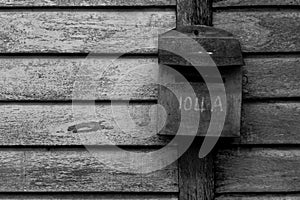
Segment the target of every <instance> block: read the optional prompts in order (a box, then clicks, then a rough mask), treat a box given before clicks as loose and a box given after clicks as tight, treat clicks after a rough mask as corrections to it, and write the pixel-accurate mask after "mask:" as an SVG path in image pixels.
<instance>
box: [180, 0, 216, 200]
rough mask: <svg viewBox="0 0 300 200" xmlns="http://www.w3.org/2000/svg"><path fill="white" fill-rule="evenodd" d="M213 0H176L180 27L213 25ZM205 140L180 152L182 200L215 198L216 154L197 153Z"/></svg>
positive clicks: (197, 139)
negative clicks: (214, 160)
mask: <svg viewBox="0 0 300 200" xmlns="http://www.w3.org/2000/svg"><path fill="white" fill-rule="evenodd" d="M212 13H213V12H212V0H177V30H180V28H181V27H183V26H192V25H207V26H212ZM201 144H202V139H201V138H196V139H195V141H194V143H193V144H192V145H191V146H190V148H189V149H188V150H187V151H186V152H185V153H184V154H183V155H182V156H181V158H180V159H179V161H178V164H179V200H212V199H214V185H215V184H214V164H213V158H214V154H213V153H212V152H211V153H210V154H209V155H207V156H206V157H205V158H202V159H200V158H199V157H198V153H199V149H200V147H201Z"/></svg>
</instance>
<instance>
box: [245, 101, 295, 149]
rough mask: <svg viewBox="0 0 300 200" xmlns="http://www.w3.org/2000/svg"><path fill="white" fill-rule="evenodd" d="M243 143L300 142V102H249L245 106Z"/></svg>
mask: <svg viewBox="0 0 300 200" xmlns="http://www.w3.org/2000/svg"><path fill="white" fill-rule="evenodd" d="M242 113H243V114H242V116H243V118H242V129H241V138H240V140H241V141H240V142H241V143H242V144H299V143H300V134H299V130H300V124H299V120H300V103H299V102H295V103H285V102H283V103H247V104H244V106H243V112H242Z"/></svg>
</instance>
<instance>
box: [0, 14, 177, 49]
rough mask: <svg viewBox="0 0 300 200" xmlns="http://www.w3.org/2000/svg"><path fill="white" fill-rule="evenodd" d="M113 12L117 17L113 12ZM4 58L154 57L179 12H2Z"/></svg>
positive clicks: (0, 15)
mask: <svg viewBox="0 0 300 200" xmlns="http://www.w3.org/2000/svg"><path fill="white" fill-rule="evenodd" d="M111 11H113V12H111ZM0 19H1V20H0V26H1V27H2V31H1V43H0V46H1V47H0V52H1V53H25V52H26V53H49V52H50V53H89V52H93V53H128V52H139V53H155V52H156V51H157V49H156V48H157V36H158V34H159V33H162V32H165V31H168V30H170V29H172V28H174V27H175V9H156V10H149V9H148V10H141V9H139V10H116V9H114V10H107V9H106V10H97V11H84V12H80V11H79V12H77V11H76V12H75V11H72V10H70V11H61V12H56V11H53V12H42V11H41V12H39V11H37V12H12V11H11V12H1V13H0Z"/></svg>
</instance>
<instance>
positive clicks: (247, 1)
mask: <svg viewBox="0 0 300 200" xmlns="http://www.w3.org/2000/svg"><path fill="white" fill-rule="evenodd" d="M294 5H300V1H299V0H263V1H261V0H214V4H213V6H214V7H215V8H220V7H235V6H294Z"/></svg>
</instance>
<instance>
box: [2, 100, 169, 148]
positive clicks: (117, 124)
mask: <svg viewBox="0 0 300 200" xmlns="http://www.w3.org/2000/svg"><path fill="white" fill-rule="evenodd" d="M152 105H153V104H147V103H144V104H132V105H130V106H126V105H121V104H119V105H113V109H112V107H111V105H110V104H108V103H107V104H97V105H96V106H95V107H93V105H91V106H90V105H89V104H88V105H87V106H81V105H80V106H78V105H76V104H74V106H73V107H72V104H71V103H69V104H54V103H53V104H43V103H40V104H34V103H30V104H5V103H4V104H2V105H1V106H0V116H1V120H0V130H1V142H0V144H1V145H6V144H15V145H85V144H88V145H111V144H116V145H165V144H167V143H168V141H169V139H167V138H165V137H163V136H158V135H157V132H156V128H157V125H156V124H157V123H156V111H155V108H154V107H152ZM94 111H95V112H94ZM128 113H129V114H130V116H129V114H128ZM76 125H78V126H81V127H80V128H78V129H77V131H76V130H75V129H74V126H76ZM72 127H73V128H72Z"/></svg>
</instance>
